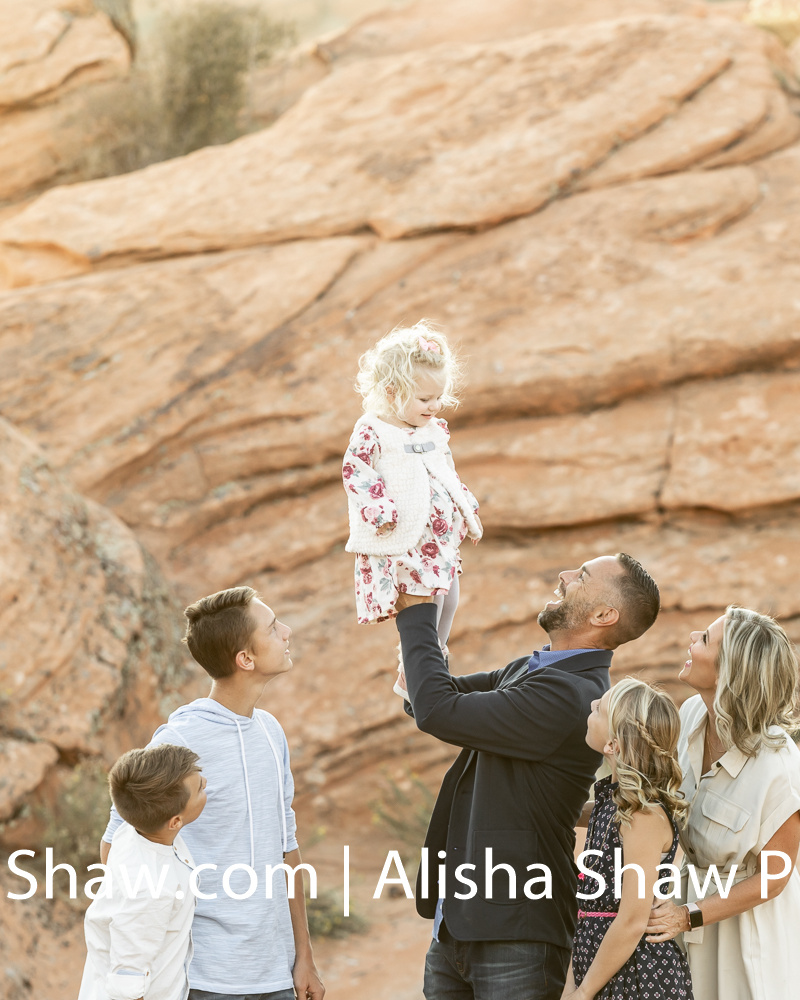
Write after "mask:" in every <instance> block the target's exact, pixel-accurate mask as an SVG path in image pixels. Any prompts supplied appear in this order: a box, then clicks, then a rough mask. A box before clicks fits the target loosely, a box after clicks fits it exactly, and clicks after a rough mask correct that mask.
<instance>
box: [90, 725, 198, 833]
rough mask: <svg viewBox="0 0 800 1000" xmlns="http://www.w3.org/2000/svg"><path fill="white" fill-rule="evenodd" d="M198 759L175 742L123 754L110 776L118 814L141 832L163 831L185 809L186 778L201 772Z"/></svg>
mask: <svg viewBox="0 0 800 1000" xmlns="http://www.w3.org/2000/svg"><path fill="white" fill-rule="evenodd" d="M199 760H200V758H199V757H198V756H197V754H196V753H195V752H194V751H193V750H190V749H189V748H188V747H179V746H174V745H173V744H172V743H162V744H161V745H160V746H157V747H148V748H146V749H144V750H143V749H136V750H129V751H128V752H127V753H124V754H123V755H122V756H121V757H120V758H119V760H118V761H117V762H116V763H115V764H114V766H113V767H112V768H111V770H110V771H109V774H108V787H109V790H110V791H111V799H112V801H113V803H114V806H115V807H116V810H117V812H118V813H119V814H120V816H121V817H122V818H123V819H124V820H125V822H126V823H128V824H130V826H132V827H133V828H134V829H135V830H139V831H141V832H142V833H155V832H156V831H157V830H160V829H161V827H163V826H164V825H165V824H166V823H169V821H170V820H171V819H172V817H173V816H177V815H178V813H180V812H182V811H183V810H184V809H185V808H186V803H187V802H188V801H189V796H190V792H189V789H188V788H187V787H186V779H187V778H188V777H189V776H190V775H192V774H195V773H197V772H198V771H199V770H200V767H199V766H198V761H199Z"/></svg>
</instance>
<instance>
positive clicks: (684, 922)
mask: <svg viewBox="0 0 800 1000" xmlns="http://www.w3.org/2000/svg"><path fill="white" fill-rule="evenodd" d="M690 926H691V924H690V923H689V912H688V910H687V909H686V907H685V906H676V905H675V904H674V903H673V902H672V900H671V899H665V900H664V902H663V903H659V904H658V906H654V907H653V908H652V909H651V911H650V919H649V920H648V922H647V930H646V931H645V933H646V934H647V938H646V940H647V941H649V942H651V943H652V944H657V943H659V942H660V941H670V940H671V939H672V938H674V937H675V936H676V935H678V934H681V933H683V931H688V930H689V928H690Z"/></svg>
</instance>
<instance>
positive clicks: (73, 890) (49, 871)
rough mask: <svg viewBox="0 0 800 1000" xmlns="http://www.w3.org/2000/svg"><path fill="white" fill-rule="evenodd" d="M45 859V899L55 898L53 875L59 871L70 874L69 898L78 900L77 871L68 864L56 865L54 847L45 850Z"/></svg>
mask: <svg viewBox="0 0 800 1000" xmlns="http://www.w3.org/2000/svg"><path fill="white" fill-rule="evenodd" d="M44 857H45V873H44V885H45V890H44V895H45V899H52V898H53V875H54V874H55V873H56V872H59V871H64V872H68V873H69V898H70V899H77V897H78V876H77V875H76V874H75V869H74V868H73V867H72V865H67V864H61V865H54V864H53V848H52V847H47V848H45V852H44Z"/></svg>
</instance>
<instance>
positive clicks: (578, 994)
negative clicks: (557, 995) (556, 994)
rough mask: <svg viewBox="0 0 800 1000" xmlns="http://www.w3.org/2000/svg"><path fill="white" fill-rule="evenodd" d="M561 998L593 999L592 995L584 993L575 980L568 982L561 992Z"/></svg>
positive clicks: (570, 999)
mask: <svg viewBox="0 0 800 1000" xmlns="http://www.w3.org/2000/svg"><path fill="white" fill-rule="evenodd" d="M561 1000H592V997H590V996H589V994H588V993H584V992H583V990H582V989H581V987H580V986H578V987H577V988H576V987H575V983H574V982H573V983H570V982H568V983H567V984H566V986H565V987H564V992H563V993H562V994H561Z"/></svg>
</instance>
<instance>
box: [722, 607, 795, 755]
mask: <svg viewBox="0 0 800 1000" xmlns="http://www.w3.org/2000/svg"><path fill="white" fill-rule="evenodd" d="M796 708H797V657H796V655H795V650H794V646H793V645H792V642H791V640H790V639H789V637H788V635H787V634H786V632H785V631H784V630H783V628H781V626H780V625H779V624H778V623H777V622H776V621H775V619H774V618H770V616H769V615H762V614H759V613H758V612H757V611H751V610H750V609H749V608H740V607H737V606H736V605H735V604H732V605H731V606H730V607H729V608H728V609H727V610H726V611H725V620H724V623H723V631H722V642H721V643H720V647H719V653H718V654H717V692H716V696H715V698H714V715H715V719H716V727H717V733H718V734H719V737H720V739H721V740H722V743H723V745H724V746H725V747H726V748H728V749H730V748H731V747H734V746H735V747H737V748H738V749H739V750H740V751H741V752H742V753H743V754H745V756H747V757H754V756H755V755H756V754H757V753H758V751H759V750H760V749H761V748H762V747H768V748H769V749H771V750H779V749H780V748H781V747H782V746H783V745H784V742H785V741H784V738H783V736H782V735H781V734H780V733H774V734H770V733H769V731H768V730H769V727H770V726H780V727H781V728H782V729H783V730H785V732H786V733H788V734H789V735H793V734H794V733H795V732H797V731H798V729H800V726H798V721H797V717H796V714H795V713H796Z"/></svg>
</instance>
